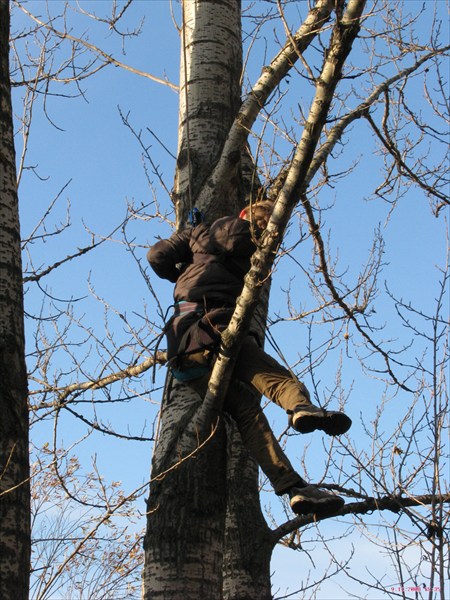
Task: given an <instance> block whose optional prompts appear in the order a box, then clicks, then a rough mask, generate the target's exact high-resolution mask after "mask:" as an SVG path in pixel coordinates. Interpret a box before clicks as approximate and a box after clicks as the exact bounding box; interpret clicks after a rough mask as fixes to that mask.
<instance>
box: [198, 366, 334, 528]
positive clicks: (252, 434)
mask: <svg viewBox="0 0 450 600" xmlns="http://www.w3.org/2000/svg"><path fill="white" fill-rule="evenodd" d="M208 380H209V375H205V376H204V377H201V378H199V379H194V380H192V381H190V382H189V384H190V385H191V387H192V388H193V389H194V390H195V391H196V392H197V393H198V394H199V395H201V396H204V395H205V393H206V390H207V387H208ZM224 410H225V411H227V412H228V414H230V416H231V417H232V418H233V419H234V421H235V422H236V425H237V427H238V430H239V433H240V435H241V438H242V442H243V444H244V445H245V447H246V448H247V450H248V451H249V453H250V454H251V455H252V456H253V458H254V459H255V460H256V462H257V463H258V465H259V467H260V468H261V470H262V471H263V473H264V474H265V475H266V476H267V478H268V479H269V481H270V483H271V484H272V486H273V489H274V491H275V493H276V494H277V495H278V496H282V495H283V494H288V496H289V502H290V506H291V508H292V510H293V512H294V513H295V514H297V515H307V514H315V515H317V516H321V517H323V516H329V515H333V514H336V513H337V512H338V511H339V510H340V509H341V508H342V506H343V505H344V500H343V499H342V498H340V497H339V496H337V495H335V494H332V493H330V492H327V491H324V490H321V489H319V488H318V487H316V486H315V485H312V484H308V483H306V482H305V481H304V480H303V479H302V478H301V477H300V475H299V474H298V473H297V472H296V471H295V470H294V468H293V466H292V464H291V463H290V461H289V459H288V458H287V456H286V454H285V453H284V451H283V449H282V448H281V446H280V444H279V443H278V440H277V439H276V437H275V436H274V434H273V431H272V429H271V427H270V425H269V423H268V421H267V419H266V417H265V415H264V413H263V411H262V409H261V406H260V405H259V400H258V398H256V397H255V395H254V394H253V393H252V392H251V390H250V389H247V388H246V386H245V385H243V384H242V383H239V382H238V381H234V382H232V383H231V386H230V389H229V391H228V394H227V398H226V400H225V405H224Z"/></svg>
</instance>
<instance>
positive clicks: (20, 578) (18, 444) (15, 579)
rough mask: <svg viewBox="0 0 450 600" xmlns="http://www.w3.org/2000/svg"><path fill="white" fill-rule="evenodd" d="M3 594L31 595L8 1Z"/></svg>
mask: <svg viewBox="0 0 450 600" xmlns="http://www.w3.org/2000/svg"><path fill="white" fill-rule="evenodd" d="M0 113H1V114H0V597H1V598H14V599H18V600H22V599H24V598H28V586H29V569H30V494H29V466H28V410H27V375H26V367H25V344H24V323H23V316H24V315H23V290H22V263H21V254H20V253H21V248H20V227H19V215H18V199H17V185H16V167H15V152H14V136H13V121H12V107H11V87H10V79H9V3H8V2H7V0H1V1H0Z"/></svg>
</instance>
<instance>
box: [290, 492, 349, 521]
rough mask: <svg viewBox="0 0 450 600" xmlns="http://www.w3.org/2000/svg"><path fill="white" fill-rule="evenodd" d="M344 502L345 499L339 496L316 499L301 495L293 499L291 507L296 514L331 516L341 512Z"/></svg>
mask: <svg viewBox="0 0 450 600" xmlns="http://www.w3.org/2000/svg"><path fill="white" fill-rule="evenodd" d="M344 504H345V501H344V500H343V499H342V498H340V497H339V496H336V497H335V498H327V499H325V498H324V499H323V500H316V501H314V500H312V499H310V498H302V497H301V496H299V497H295V498H293V499H292V500H291V509H292V511H293V512H294V513H295V514H296V515H310V514H313V515H316V516H317V517H329V516H331V515H334V514H336V513H337V512H339V511H340V510H341V508H342V507H343V506H344Z"/></svg>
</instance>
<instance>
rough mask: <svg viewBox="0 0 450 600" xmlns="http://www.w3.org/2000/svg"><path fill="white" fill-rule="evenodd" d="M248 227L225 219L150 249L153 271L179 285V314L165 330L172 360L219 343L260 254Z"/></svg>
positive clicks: (179, 234)
mask: <svg viewBox="0 0 450 600" xmlns="http://www.w3.org/2000/svg"><path fill="white" fill-rule="evenodd" d="M250 227H251V226H250V223H249V222H248V221H245V220H243V219H240V218H238V217H223V218H221V219H218V220H217V221H214V223H213V224H212V225H210V226H208V225H206V224H203V223H202V224H200V225H197V227H193V228H190V229H186V230H184V231H183V232H181V233H174V234H173V235H172V236H171V237H170V238H168V239H166V240H161V241H159V242H157V243H156V244H155V245H154V246H152V247H151V248H150V250H149V251H148V253H147V258H148V261H149V263H150V266H151V267H152V269H153V270H154V271H155V273H156V274H157V275H158V276H159V277H161V278H163V279H168V280H169V281H172V282H173V283H175V289H174V300H175V314H174V316H173V317H172V318H171V319H170V320H169V321H168V323H167V325H166V328H165V332H166V336H167V345H168V347H167V352H168V357H169V359H173V358H174V357H180V356H186V355H189V354H194V353H196V352H198V351H199V350H202V349H204V348H210V349H211V348H214V347H216V346H217V345H218V343H219V342H220V332H221V331H222V330H223V329H225V328H226V326H227V325H228V323H229V321H230V318H231V316H232V314H233V310H234V307H235V305H236V299H237V297H238V296H239V295H240V293H241V291H242V288H243V285H244V277H245V275H246V273H247V272H248V270H249V269H250V258H251V256H252V254H253V253H254V251H255V250H256V245H255V243H254V241H253V238H252V231H251V229H250ZM172 364H175V366H176V365H177V364H178V367H180V363H179V362H178V363H173V361H172Z"/></svg>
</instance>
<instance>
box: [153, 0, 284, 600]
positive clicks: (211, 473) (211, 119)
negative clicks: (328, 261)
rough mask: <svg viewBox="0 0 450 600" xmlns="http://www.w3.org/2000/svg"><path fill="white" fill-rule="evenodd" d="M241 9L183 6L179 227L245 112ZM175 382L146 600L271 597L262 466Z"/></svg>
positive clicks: (161, 447)
mask: <svg viewBox="0 0 450 600" xmlns="http://www.w3.org/2000/svg"><path fill="white" fill-rule="evenodd" d="M240 9H241V6H240V2H239V0H224V1H221V2H217V0H196V1H195V2H185V3H184V9H183V13H184V22H185V30H184V33H183V35H182V40H181V41H182V53H181V78H180V90H181V91H180V115H179V149H178V160H177V172H176V176H175V201H176V207H177V217H178V227H180V228H182V227H183V226H185V224H186V221H187V218H188V213H189V211H190V210H191V209H192V207H193V206H195V204H196V198H197V196H198V194H199V192H200V190H201V189H202V187H203V186H204V185H205V184H206V185H207V181H208V177H209V176H210V175H211V173H212V171H213V169H214V167H215V165H216V163H217V161H218V159H219V157H220V154H221V151H222V148H223V145H224V143H225V140H226V136H227V135H228V132H229V129H230V127H231V124H232V123H233V120H234V118H235V116H236V114H237V111H238V110H239V106H240V78H241V69H242V44H241V12H240ZM185 63H186V65H187V68H186V69H185V68H184V64H185ZM240 162H241V152H239V153H238V154H237V156H236V158H235V160H234V162H233V164H232V165H230V168H232V169H234V170H235V176H234V177H232V178H231V179H230V181H229V182H228V183H227V193H224V192H223V190H221V193H220V194H218V195H217V198H216V201H215V202H214V204H213V206H212V207H211V206H210V208H209V210H208V214H207V215H205V219H206V220H207V221H209V222H211V221H213V220H215V219H216V218H218V217H220V216H222V215H225V214H236V212H237V210H238V208H239V207H240V206H242V204H243V195H244V192H243V189H244V188H243V186H244V185H245V184H244V183H243V178H242V176H241V172H240V171H241V169H240ZM247 188H248V186H247ZM198 208H199V209H200V210H201V209H202V206H201V205H200V206H198ZM168 382H169V387H170V389H169V390H167V389H166V392H165V397H164V401H163V413H162V419H161V432H160V436H159V439H160V441H159V443H158V445H157V447H156V450H155V454H154V460H153V464H152V483H151V488H150V498H149V503H148V510H149V513H148V523H147V534H146V539H145V568H144V597H145V598H152V600H153V599H155V598H167V599H169V598H170V599H171V600H173V599H177V598H183V599H189V598H193V599H195V600H197V599H198V598H200V597H202V598H211V599H214V600H217V599H218V598H222V597H225V598H227V599H229V600H231V599H232V598H242V599H243V598H255V597H258V598H261V599H265V598H270V569H269V565H270V555H271V551H272V547H273V546H272V547H270V549H269V551H268V552H267V551H266V552H265V553H263V554H264V556H263V558H262V554H261V552H260V550H261V549H263V548H264V549H265V550H267V549H268V546H269V545H270V543H269V544H268V543H267V542H268V541H269V537H270V536H269V535H268V532H269V529H268V527H267V525H266V523H265V521H264V518H263V516H262V513H261V509H260V507H259V493H258V488H257V477H258V469H257V466H256V464H255V463H254V461H253V460H252V459H251V458H250V457H249V456H248V453H247V452H246V450H245V449H244V448H243V446H242V442H241V440H240V436H239V434H238V433H237V432H236V430H235V428H233V427H232V426H230V427H227V432H228V433H229V434H230V440H229V441H228V452H227V434H226V431H225V427H224V425H223V419H221V418H220V415H218V414H215V413H213V414H207V413H205V410H204V407H203V405H202V398H200V396H198V395H197V394H196V393H195V392H193V390H192V389H191V388H190V387H189V386H187V385H183V384H180V383H178V382H176V381H175V380H172V379H171V377H170V376H169V377H168ZM231 393H233V392H231ZM235 393H236V392H235ZM218 418H219V420H218V421H217V419H218ZM217 423H218V426H217V427H216V425H217ZM211 431H214V433H213V434H212V436H211V437H210V439H208V436H209V435H210V434H211ZM205 440H207V441H206V442H205ZM203 442H205V443H204V445H203V446H202V444H203ZM185 457H189V458H185ZM227 457H228V458H227ZM168 469H170V471H169V472H168V473H166V474H165V475H164V476H163V477H161V478H160V477H159V475H160V474H161V473H163V472H166V471H167V470H168ZM261 536H262V537H261ZM222 578H224V581H223V579H222Z"/></svg>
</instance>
